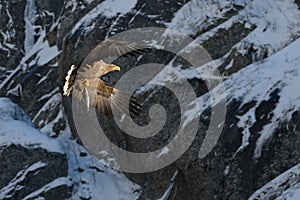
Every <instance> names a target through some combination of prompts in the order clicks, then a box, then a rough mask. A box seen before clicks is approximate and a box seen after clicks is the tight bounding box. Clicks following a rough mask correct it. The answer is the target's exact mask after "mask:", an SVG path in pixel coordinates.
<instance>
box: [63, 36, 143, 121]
mask: <svg viewBox="0 0 300 200" xmlns="http://www.w3.org/2000/svg"><path fill="white" fill-rule="evenodd" d="M146 49H149V47H147V46H144V45H138V44H136V43H130V42H125V41H116V40H111V39H107V40H105V41H104V42H102V43H100V44H99V45H97V46H96V47H95V49H93V50H92V51H91V52H90V53H89V54H88V55H87V57H86V58H85V59H84V60H83V61H82V62H81V64H79V65H78V66H75V65H72V66H71V68H70V69H69V70H68V72H67V76H66V78H65V79H66V80H65V84H64V87H63V95H64V96H70V95H72V96H73V98H75V99H76V100H77V101H79V102H85V103H86V105H87V107H88V108H90V107H95V108H96V109H97V110H98V111H99V112H100V113H102V114H104V115H108V114H110V113H111V106H113V107H114V108H115V109H116V110H117V111H120V112H122V109H124V108H127V106H126V102H125V99H130V98H128V95H127V94H125V93H124V92H122V91H120V90H118V89H116V88H114V87H111V86H109V85H108V84H107V83H106V82H104V81H103V80H101V79H100V78H101V77H102V76H104V75H106V74H108V73H109V72H112V71H120V69H121V68H120V67H119V66H117V65H114V64H107V63H105V62H104V61H103V60H102V59H100V58H106V57H114V58H117V57H119V56H129V55H139V54H142V53H144V52H146ZM80 66H82V67H80ZM79 67H80V68H79ZM127 101H128V100H127ZM127 104H128V102H127ZM129 110H130V111H131V113H133V114H137V113H138V112H139V111H140V105H139V104H138V103H137V101H136V99H135V98H131V100H130V103H129Z"/></svg>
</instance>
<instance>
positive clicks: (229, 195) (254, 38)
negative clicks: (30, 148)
mask: <svg viewBox="0 0 300 200" xmlns="http://www.w3.org/2000/svg"><path fill="white" fill-rule="evenodd" d="M26 2H27V3H28V2H35V3H34V4H30V5H31V11H32V12H31V13H34V12H37V14H38V17H36V19H35V20H33V21H31V25H33V27H34V30H35V32H36V34H35V35H32V32H30V31H29V32H28V33H26V32H25V33H24V27H26V21H25V20H23V16H24V13H25V10H26V3H25V1H2V2H1V3H0V5H1V6H0V9H1V19H0V25H1V30H2V32H3V33H4V34H1V35H0V44H1V46H0V76H1V77H0V80H1V83H0V89H1V96H9V97H10V98H12V99H14V101H16V102H17V103H19V104H20V105H21V106H22V107H23V108H24V110H25V111H26V112H27V113H28V114H29V116H30V117H31V119H32V120H33V123H34V125H35V126H36V127H37V128H39V129H40V130H41V131H42V132H43V133H45V134H48V135H50V136H51V137H58V136H59V135H60V134H61V133H62V131H63V130H64V129H65V128H66V124H67V123H69V124H70V126H71V127H70V128H71V130H72V131H73V135H74V137H75V138H77V135H76V129H75V127H74V124H72V112H71V104H70V98H61V87H62V85H63V82H64V76H65V74H66V71H67V70H68V68H69V66H70V65H71V64H77V63H79V62H80V60H81V59H82V58H84V57H85V56H86V54H87V53H88V52H89V51H90V50H91V49H93V48H94V47H95V46H96V45H97V44H98V43H99V42H101V41H102V40H103V39H105V38H106V37H108V36H111V35H114V34H116V33H119V32H122V31H124V30H128V29H131V28H136V27H147V26H155V27H169V28H172V29H175V30H178V31H181V32H183V33H186V34H187V35H189V36H191V37H192V38H193V39H195V41H197V42H198V43H199V44H201V45H202V46H203V47H204V48H205V49H206V50H207V52H208V53H209V54H210V56H211V58H212V59H213V60H214V61H215V62H216V65H217V68H218V69H219V71H220V73H221V74H222V75H223V76H224V79H225V85H226V89H227V90H228V94H227V95H228V101H227V116H226V120H225V127H224V129H223V131H222V135H221V137H220V139H219V141H218V143H217V145H216V146H215V147H214V149H213V150H212V151H211V152H210V153H209V154H208V155H207V156H206V157H205V158H203V159H200V158H199V157H198V152H199V149H200V146H201V144H202V141H203V138H204V132H205V131H204V130H206V129H207V126H208V123H209V121H208V120H207V118H206V116H208V115H209V114H210V110H209V108H207V107H203V110H201V113H200V114H201V123H200V124H199V130H198V134H197V136H196V138H195V140H194V142H193V143H192V145H191V146H190V148H189V150H188V151H187V152H186V153H185V154H184V155H183V156H182V157H181V158H180V159H178V160H177V161H176V162H174V163H173V164H171V165H170V166H168V167H166V168H164V169H161V170H159V171H156V172H151V173H146V174H126V176H127V177H129V178H130V179H131V180H132V181H133V182H135V183H137V184H139V185H140V186H141V188H142V190H141V195H140V197H139V198H140V199H157V198H160V197H161V196H162V195H163V194H164V192H165V191H166V190H167V188H168V187H169V185H170V181H171V178H172V176H173V175H174V174H175V172H176V171H177V176H176V177H175V179H174V185H173V187H172V188H171V194H170V199H178V200H180V199H247V198H249V197H250V196H251V194H253V193H254V192H255V191H256V190H258V189H259V188H260V187H262V186H263V185H264V184H266V183H267V182H269V181H270V180H272V179H273V178H275V177H276V176H278V175H279V174H281V173H282V172H284V171H285V170H287V169H289V168H291V167H292V166H294V165H296V164H297V163H299V162H300V157H299V141H300V140H299V105H297V102H298V101H296V100H295V99H292V100H291V102H290V103H286V106H287V107H288V106H289V105H290V104H291V106H290V107H288V108H287V110H286V113H287V114H286V113H282V114H278V113H277V116H276V112H275V111H276V109H277V108H278V107H279V106H278V105H282V104H281V99H282V98H284V95H286V94H285V93H281V92H282V91H283V90H284V86H286V85H288V84H289V83H286V82H285V81H286V80H289V78H291V77H297V71H296V72H293V71H292V70H291V71H288V70H287V71H286V72H284V73H283V74H284V75H282V77H280V78H279V81H278V82H274V83H273V82H272V81H271V82H270V85H262V86H261V87H262V88H264V87H266V88H267V89H270V91H269V90H268V91H262V92H261V93H259V95H256V96H251V98H248V97H247V94H242V95H239V94H236V91H239V89H240V88H239V85H240V84H241V83H242V82H238V81H239V80H240V79H242V80H244V81H247V80H249V85H247V86H245V88H244V91H247V92H245V93H248V94H251V92H252V93H254V92H253V91H252V90H254V91H255V90H258V89H261V88H257V87H256V86H257V85H258V86H259V84H260V83H261V82H264V81H263V80H267V79H270V80H271V79H272V77H268V74H267V72H266V73H265V74H264V71H263V72H261V73H258V74H255V70H253V71H250V72H251V73H253V74H254V75H252V74H246V75H245V74H243V69H251V68H255V66H257V65H259V66H260V67H261V68H264V67H266V66H265V65H264V63H268V60H267V59H268V58H270V57H271V56H274V57H273V62H274V63H278V62H277V61H276V59H277V58H276V56H277V55H276V53H278V52H281V51H282V50H283V49H284V48H285V47H288V46H289V45H291V44H292V43H293V42H295V41H296V40H297V39H298V38H299V36H300V34H299V33H300V31H299V30H300V25H299V19H300V18H299V16H300V15H299V9H298V8H299V1H292V0H284V1H278V2H276V3H274V5H270V3H268V1H265V0H261V1H259V0H256V1H251V2H249V1H240V0H234V1H225V0H224V1H222V0H218V1H213V0H211V1H201V0H191V1H183V0H182V1H160V0H156V1H145V0H137V1H136V2H134V1H132V2H133V3H131V4H132V8H130V9H129V11H128V12H127V11H126V12H115V9H117V8H116V6H112V7H109V6H108V8H106V10H105V9H104V10H105V12H104V11H103V12H102V13H101V12H100V11H99V12H100V13H98V14H97V15H93V14H95V10H94V8H96V7H97V6H99V5H101V3H103V2H104V3H105V2H110V3H111V1H109V0H106V1H102V0H86V1H81V0H72V1H65V2H64V3H63V1H59V0H57V1H51V2H50V1H29V0H27V1H26ZM294 2H295V3H294ZM120 4H121V3H120ZM32 5H34V6H32ZM154 5H155V6H154ZM297 5H298V7H297ZM28 6H29V4H27V8H28ZM123 6H124V5H123ZM29 7H30V6H29ZM15 8H17V9H15ZM32 9H33V10H32ZM16 10H18V12H16ZM99 10H101V6H100V7H99ZM270 13H271V14H270ZM202 14H203V15H202ZM293 14H294V15H293ZM286 15H288V16H286ZM2 16H3V17H2ZM11 16H12V18H11ZM81 19H85V20H83V21H80V20H81ZM285 20H286V21H285ZM11 22H13V23H11ZM29 30H30V29H29ZM15 33H20V34H15ZM23 33H24V34H23ZM33 36H34V37H33ZM32 37H33V38H32ZM26 38H27V39H26ZM28 38H29V39H28ZM30 38H31V39H30ZM32 39H33V40H32ZM272 39H273V40H272ZM24 40H25V41H27V43H26V44H32V45H29V46H26V45H24V44H25V43H24ZM30 41H33V42H30ZM297 44H298V43H297ZM34 45H35V46H34ZM32 47H35V48H32ZM38 47H41V48H40V49H39V48H38ZM26 49H31V51H29V50H26ZM26 51H27V52H26ZM40 52H42V53H40ZM43 53H44V54H46V55H47V56H48V57H49V58H50V59H48V60H47V59H45V57H44V56H43ZM289 54H290V53H289V52H288V53H286V55H289ZM173 57H174V55H172V54H170V53H168V52H161V51H160V50H153V51H152V52H150V53H149V54H147V55H145V56H143V57H142V58H140V59H139V60H138V61H136V58H131V59H128V60H126V59H119V60H118V61H117V62H118V64H120V65H121V66H123V67H124V68H123V69H124V71H126V70H128V69H129V67H134V66H137V65H139V64H144V63H147V62H149V61H151V62H158V63H164V64H167V63H169V62H170V61H171V60H172V59H173ZM278 57H280V56H278ZM271 59H272V58H271ZM287 60H288V59H287ZM295 60H296V59H295ZM295 60H292V61H291V63H293V62H295V63H298V64H299V62H296V61H295ZM253 63H254V64H253ZM274 63H273V64H274ZM173 64H174V67H178V66H180V65H179V64H182V65H181V66H180V67H179V68H180V69H181V70H182V71H183V72H184V71H185V70H186V71H188V69H189V68H190V66H189V64H187V63H184V62H183V61H181V60H180V59H178V60H175V61H174V63H173ZM176 64H178V65H176ZM288 64H289V63H283V64H282V65H283V66H288ZM274 65H275V64H274ZM287 68H288V67H287ZM258 70H259V69H257V70H256V71H258ZM294 71H295V70H294ZM268 73H270V74H271V72H270V71H268ZM121 75H122V74H121ZM275 75H276V74H275ZM275 75H274V76H275ZM260 76H265V78H264V77H263V78H262V79H258V81H255V78H256V77H260ZM270 76H271V75H270ZM236 77H240V79H238V78H236ZM112 78H116V77H112ZM231 78H232V80H233V81H232V80H231ZM227 79H229V80H228V81H227ZM251 80H254V81H252V82H251ZM296 80H299V79H296ZM234 81H236V82H234ZM189 82H190V84H191V85H192V87H193V89H194V90H195V93H196V94H197V96H198V97H199V98H200V97H203V96H205V94H206V93H207V88H206V86H205V82H204V81H203V79H202V78H201V77H199V76H196V75H195V76H191V77H189ZM33 88H34V90H33ZM156 89H157V88H150V89H149V91H146V92H145V93H144V94H142V95H141V98H146V96H147V94H148V93H151V90H155V91H156V95H154V97H153V98H152V99H151V100H150V101H148V102H146V106H150V105H151V103H153V102H155V103H160V104H161V105H164V106H165V108H166V109H167V110H169V111H172V113H173V115H171V116H170V117H169V118H168V121H167V126H166V129H165V130H163V131H162V132H161V133H160V134H159V135H157V136H155V137H153V138H151V139H150V140H137V139H136V138H133V137H129V136H128V135H126V134H125V133H123V132H122V131H120V130H119V129H118V128H116V127H115V126H114V124H113V123H110V121H111V120H110V119H103V121H102V123H103V124H105V125H104V126H105V128H104V129H105V130H109V132H113V134H111V135H112V136H109V137H110V139H111V140H112V141H113V142H114V143H115V144H116V145H118V146H120V147H123V148H127V149H128V150H131V151H135V152H144V151H149V150H153V149H157V148H160V147H162V146H164V145H165V144H166V143H168V142H169V141H170V140H171V139H172V138H173V137H174V135H175V134H176V126H175V125H176V124H178V116H179V114H180V113H178V112H174V110H178V105H177V103H176V100H174V98H173V96H172V94H171V93H168V92H169V91H166V90H165V89H161V90H158V89H157V90H156ZM246 89H247V90H246ZM147 92H148V93H147ZM296 92H297V91H292V92H291V93H296ZM166 94H167V95H166ZM162 95H164V96H165V97H166V96H167V98H164V99H160V98H159V97H160V96H162ZM260 95H261V96H263V98H260ZM290 95H291V94H290ZM291 96H292V95H291ZM294 104H295V106H294ZM274 113H275V114H274ZM144 114H145V113H144ZM286 115H287V116H290V117H286ZM67 119H68V122H67V121H66V120H67ZM276 119H278V120H276ZM145 121H147V118H144V119H142V120H141V121H139V123H145ZM270 124H271V125H272V127H270V126H269V125H270ZM266 129H267V130H270V132H272V133H270V135H271V136H270V137H266V140H265V142H264V143H263V144H262V145H259V142H258V141H260V138H261V136H262V135H264V133H265V132H266V131H265V130H266ZM108 135H109V134H108ZM259 147H261V148H262V149H263V150H262V151H261V153H260V155H259V156H257V153H256V152H257V151H258V150H257V148H259ZM10 148H12V150H11V152H14V151H15V152H19V153H20V152H22V153H24V152H27V150H26V151H25V150H22V148H21V147H18V146H13V147H10ZM36 151H37V152H38V151H41V150H36ZM16 154H17V153H16ZM37 154H38V153H35V152H32V155H37ZM1 155H4V154H3V153H2V154H1ZM45 156H46V157H47V156H48V157H51V156H54V155H50V154H49V155H48V154H47V155H45ZM36 157H37V156H33V159H36ZM54 157H55V156H54ZM37 158H38V157H37ZM1 159H2V158H1ZM57 159H58V160H57V162H59V160H60V159H59V158H57ZM24 162H25V161H24ZM61 162H62V161H61ZM0 164H2V162H1V163H0ZM53 165H54V166H57V165H56V164H54V162H53ZM54 166H53V167H54ZM47 167H49V165H47ZM41 173H42V172H41ZM50 174H51V173H50ZM50 174H49V178H51V175H50ZM8 179H9V178H7V180H8ZM1 181H2V180H1ZM28 181H29V180H28ZM30 181H31V180H30ZM4 182H5V181H3V184H4ZM79 182H80V181H79ZM32 187H38V186H32ZM287 187H288V186H287ZM28 190H31V189H30V188H28ZM33 190H34V189H32V190H31V191H33ZM62 190H64V189H62ZM15 195H21V193H20V194H19V193H18V192H17V193H16V194H15ZM49 195H51V194H49ZM278 195H280V192H279V193H276V196H278ZM15 197H21V196H15ZM63 197H65V196H63Z"/></svg>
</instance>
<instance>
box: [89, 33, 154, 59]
mask: <svg viewBox="0 0 300 200" xmlns="http://www.w3.org/2000/svg"><path fill="white" fill-rule="evenodd" d="M149 50H150V46H148V45H145V44H137V43H133V42H126V41H117V40H112V39H106V40H105V41H103V42H101V43H100V44H98V45H97V46H96V47H95V48H94V49H93V50H92V51H91V52H90V53H89V54H88V55H87V57H86V59H87V60H85V62H84V64H86V63H93V62H95V61H97V60H99V59H105V58H109V57H115V58H118V57H119V56H125V57H126V56H132V55H141V54H143V53H145V52H148V51H149Z"/></svg>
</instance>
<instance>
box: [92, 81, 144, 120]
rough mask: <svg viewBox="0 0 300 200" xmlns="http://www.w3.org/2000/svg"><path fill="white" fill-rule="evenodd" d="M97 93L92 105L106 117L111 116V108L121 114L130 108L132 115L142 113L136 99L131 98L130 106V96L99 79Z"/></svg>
mask: <svg viewBox="0 0 300 200" xmlns="http://www.w3.org/2000/svg"><path fill="white" fill-rule="evenodd" d="M95 91H96V92H95V96H94V99H93V100H92V102H91V103H92V104H94V106H95V107H96V108H97V109H98V111H99V112H100V113H102V114H104V115H109V114H111V112H112V111H111V106H112V107H114V109H115V110H116V111H117V112H119V113H124V109H128V108H129V111H130V112H131V113H132V114H135V115H137V114H138V113H139V112H140V109H141V107H140V105H139V104H138V103H137V101H136V99H134V98H131V100H130V101H129V105H128V100H129V99H130V98H129V95H127V94H125V93H123V92H121V91H120V90H118V89H115V88H113V87H110V86H108V85H106V84H105V82H103V81H102V80H99V79H98V81H97V86H96V90H95ZM127 105H128V106H127Z"/></svg>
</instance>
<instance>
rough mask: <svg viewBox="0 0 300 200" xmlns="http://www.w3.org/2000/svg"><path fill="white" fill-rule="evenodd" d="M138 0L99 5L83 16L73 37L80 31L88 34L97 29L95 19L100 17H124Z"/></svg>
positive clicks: (75, 28) (109, 0)
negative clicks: (118, 15)
mask: <svg viewBox="0 0 300 200" xmlns="http://www.w3.org/2000/svg"><path fill="white" fill-rule="evenodd" d="M136 3H137V0H127V1H117V0H106V1H103V2H102V3H100V4H98V5H97V6H96V7H95V8H93V9H92V10H91V11H89V12H88V13H87V14H86V15H85V16H83V17H82V18H81V19H80V20H79V21H78V22H77V23H76V25H75V26H74V27H73V29H72V30H71V32H70V36H72V35H73V34H74V33H75V32H76V31H77V30H78V29H81V28H82V29H84V30H85V31H86V33H88V32H90V31H91V30H92V29H94V28H95V26H94V25H95V24H94V19H95V18H98V17H105V18H111V17H114V16H117V14H120V15H124V14H126V13H128V12H130V11H131V9H132V8H134V6H135V4H136Z"/></svg>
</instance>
